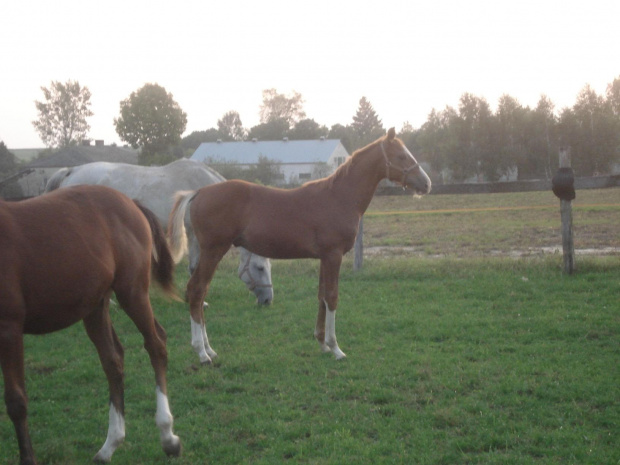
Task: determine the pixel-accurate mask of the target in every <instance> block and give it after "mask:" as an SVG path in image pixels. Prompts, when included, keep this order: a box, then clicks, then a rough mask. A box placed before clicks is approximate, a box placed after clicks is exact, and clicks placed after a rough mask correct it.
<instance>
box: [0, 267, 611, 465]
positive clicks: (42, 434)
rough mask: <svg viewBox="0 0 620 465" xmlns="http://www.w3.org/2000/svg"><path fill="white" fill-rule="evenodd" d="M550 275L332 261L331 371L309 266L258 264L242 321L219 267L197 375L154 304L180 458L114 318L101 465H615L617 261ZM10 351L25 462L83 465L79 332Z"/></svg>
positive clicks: (88, 377)
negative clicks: (336, 299) (110, 446)
mask: <svg viewBox="0 0 620 465" xmlns="http://www.w3.org/2000/svg"><path fill="white" fill-rule="evenodd" d="M557 262H558V260H553V259H546V260H507V259H467V260H459V259H442V260H429V259H416V260H414V259H390V260H385V259H369V260H367V261H366V264H365V268H364V270H363V271H362V272H360V273H356V274H354V273H353V272H351V271H349V270H350V269H351V262H350V259H347V261H346V262H345V264H344V266H343V272H342V277H341V292H340V296H341V300H340V302H341V303H340V307H339V312H338V325H337V328H338V335H339V342H340V345H341V347H342V348H343V350H345V352H347V354H348V358H347V359H346V360H345V361H343V362H336V361H335V360H333V358H332V356H331V355H326V354H321V353H320V350H319V347H318V344H316V342H314V340H313V339H312V331H313V328H314V319H315V315H316V297H315V294H316V286H317V282H316V275H317V271H318V268H317V264H316V263H315V262H313V261H290V262H275V263H274V268H273V276H274V285H275V289H276V299H275V302H274V304H273V305H272V306H271V307H269V308H258V307H256V306H254V305H253V303H252V298H251V296H250V294H248V293H247V291H246V290H245V289H244V288H243V286H242V284H241V283H240V282H239V281H238V280H237V279H236V277H235V276H234V271H235V265H236V262H235V260H234V258H227V259H225V261H224V262H223V263H222V265H221V267H220V270H219V272H218V274H217V275H216V279H215V280H214V283H213V288H212V293H211V295H210V298H209V301H210V305H211V309H210V311H209V312H208V322H209V323H208V324H209V326H208V329H209V334H210V338H211V342H212V344H213V346H214V348H215V349H216V350H217V351H218V352H219V354H220V357H219V358H218V359H217V362H216V363H215V365H214V366H212V367H202V366H200V365H199V364H198V363H197V357H196V356H195V354H194V353H193V351H192V350H191V348H190V347H189V317H188V314H187V310H186V309H185V308H184V305H181V304H177V303H170V302H167V301H165V300H162V299H161V298H160V297H158V296H157V295H155V296H154V298H153V301H154V305H155V307H156V308H157V316H158V318H159V320H160V321H161V322H162V324H163V325H164V326H165V327H166V328H167V331H168V336H169V337H168V348H169V355H170V366H169V389H170V403H171V408H172V410H173V413H174V415H175V418H176V423H175V430H176V432H177V434H179V436H181V438H182V440H183V443H184V454H183V456H182V457H181V458H180V459H175V460H169V459H166V458H165V457H164V455H163V453H162V452H161V450H160V448H159V444H158V434H157V431H156V428H155V425H154V420H153V416H154V410H155V405H154V397H155V396H154V386H153V375H152V371H151V368H150V365H149V362H148V357H147V355H146V352H145V351H144V350H143V349H142V347H141V346H142V341H141V338H140V337H139V335H138V334H137V332H136V330H135V328H134V327H133V325H132V324H131V322H130V321H129V320H128V318H127V317H126V316H125V315H124V314H123V313H122V312H121V311H120V310H114V311H113V313H114V315H113V319H114V321H115V325H116V328H117V332H118V333H119V336H120V338H121V340H122V342H123V344H124V346H125V349H126V403H127V441H126V443H125V444H124V445H123V446H121V447H120V448H119V450H118V451H117V452H116V454H115V456H114V457H113V463H132V464H152V463H154V464H156V463H168V462H170V463H175V464H196V463H200V464H202V463H213V464H216V463H217V464H237V463H239V464H279V463H285V462H288V463H309V464H331V463H339V464H347V463H350V464H361V463H368V464H378V463H386V464H388V463H389V464H391V463H414V464H466V463H497V464H510V463H512V464H528V463H545V464H556V463H557V464H585V463H592V464H616V463H619V462H618V461H619V460H620V451H619V450H618V448H617V442H618V431H619V430H620V405H619V400H618V399H620V387H619V386H620V375H619V372H618V368H617V364H618V357H619V355H620V350H619V347H620V316H619V314H618V303H617V302H618V294H619V292H620V278H619V276H620V263H619V261H618V259H617V258H615V257H612V258H598V259H587V260H583V261H582V262H581V265H580V271H579V273H577V274H576V275H573V276H570V277H568V276H566V275H564V274H562V273H561V270H560V266H561V265H560V264H558V263H557ZM180 275H182V276H180V277H179V279H180V282H181V281H183V280H184V279H186V276H183V275H184V273H182V272H180ZM26 340H27V349H26V350H27V383H28V389H29V394H30V401H31V402H30V425H31V431H32V435H33V441H34V443H35V449H36V452H37V454H38V457H39V459H40V461H41V463H50V464H61V463H62V464H73V463H87V462H88V461H89V460H90V458H91V457H92V456H93V455H94V453H95V452H96V451H97V450H98V448H99V447H100V446H101V444H102V442H103V440H104V438H105V434H106V429H107V405H106V403H107V387H106V383H105V380H104V376H103V373H102V372H101V369H100V367H99V364H98V361H97V359H96V355H95V352H94V348H93V347H92V346H91V344H90V342H89V341H88V339H87V337H86V336H85V334H84V332H83V329H82V328H81V327H80V325H76V326H75V327H73V328H70V329H69V330H66V331H64V332H60V333H56V334H53V335H49V336H46V337H27V339H26ZM0 437H1V438H2V440H1V442H0V462H1V463H17V461H16V457H17V447H16V444H15V441H14V433H13V428H12V425H11V423H10V421H9V420H8V418H7V417H6V414H5V413H4V411H2V413H1V414H0ZM61 438H62V441H61Z"/></svg>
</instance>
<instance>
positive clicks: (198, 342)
mask: <svg viewBox="0 0 620 465" xmlns="http://www.w3.org/2000/svg"><path fill="white" fill-rule="evenodd" d="M190 320H191V322H192V347H193V348H194V351H195V352H196V353H197V354H198V358H200V363H202V364H205V363H211V358H210V357H209V356H208V355H207V351H206V350H205V342H204V339H203V335H202V334H203V329H202V324H200V323H196V322H195V321H194V319H193V318H191V317H190Z"/></svg>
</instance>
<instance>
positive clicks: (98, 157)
mask: <svg viewBox="0 0 620 465" xmlns="http://www.w3.org/2000/svg"><path fill="white" fill-rule="evenodd" d="M94 161H108V162H113V163H130V164H137V163H138V151H137V150H134V149H130V148H125V147H115V146H113V145H104V146H95V147H92V146H85V145H76V146H71V147H67V148H65V149H61V150H59V151H58V152H56V153H53V154H52V155H49V156H47V157H43V158H39V159H37V160H34V161H33V162H32V163H29V164H28V168H65V167H68V166H78V165H84V164H85V163H92V162H94Z"/></svg>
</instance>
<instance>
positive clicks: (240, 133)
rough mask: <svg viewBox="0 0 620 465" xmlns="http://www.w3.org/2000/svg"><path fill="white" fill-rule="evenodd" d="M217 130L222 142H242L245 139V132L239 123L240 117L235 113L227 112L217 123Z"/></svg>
mask: <svg viewBox="0 0 620 465" xmlns="http://www.w3.org/2000/svg"><path fill="white" fill-rule="evenodd" d="M217 129H218V131H219V132H220V135H221V136H222V139H223V140H229V141H231V140H236V141H242V140H244V139H245V137H246V134H247V131H246V130H245V128H244V127H243V124H242V123H241V116H239V113H238V112H236V111H229V112H228V113H225V114H224V116H222V118H221V119H219V120H218V121H217Z"/></svg>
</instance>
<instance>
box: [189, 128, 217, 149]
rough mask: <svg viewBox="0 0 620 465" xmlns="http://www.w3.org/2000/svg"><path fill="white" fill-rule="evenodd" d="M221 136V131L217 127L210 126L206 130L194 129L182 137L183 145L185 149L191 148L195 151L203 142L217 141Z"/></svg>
mask: <svg viewBox="0 0 620 465" xmlns="http://www.w3.org/2000/svg"><path fill="white" fill-rule="evenodd" d="M220 138H221V135H220V131H218V130H217V129H215V128H210V129H207V130H206V131H193V132H192V133H191V134H189V135H187V136H185V137H184V138H183V139H181V147H183V150H187V151H190V150H191V151H192V152H193V151H194V150H196V149H197V148H198V146H199V145H200V144H202V143H203V142H217V140H218V139H220Z"/></svg>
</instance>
